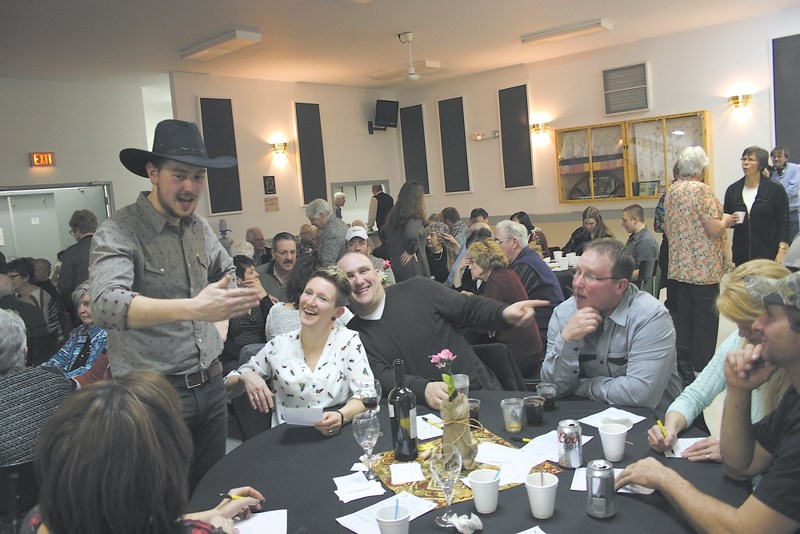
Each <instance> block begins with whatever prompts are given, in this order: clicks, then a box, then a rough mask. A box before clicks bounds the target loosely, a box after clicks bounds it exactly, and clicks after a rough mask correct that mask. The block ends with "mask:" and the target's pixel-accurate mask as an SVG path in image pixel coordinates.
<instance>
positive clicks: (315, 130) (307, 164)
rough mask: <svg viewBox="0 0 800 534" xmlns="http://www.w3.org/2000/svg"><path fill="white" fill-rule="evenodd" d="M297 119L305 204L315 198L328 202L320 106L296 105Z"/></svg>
mask: <svg viewBox="0 0 800 534" xmlns="http://www.w3.org/2000/svg"><path fill="white" fill-rule="evenodd" d="M294 109H295V115H296V119H297V150H298V152H299V154H300V173H301V181H302V184H303V203H304V204H308V203H309V202H311V201H312V200H314V199H315V198H324V199H326V200H327V198H328V193H327V189H328V188H327V186H326V179H325V153H324V151H323V147H322V123H321V122H320V118H319V104H303V103H300V102H296V103H295V105H294Z"/></svg>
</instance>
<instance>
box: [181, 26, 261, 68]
mask: <svg viewBox="0 0 800 534" xmlns="http://www.w3.org/2000/svg"><path fill="white" fill-rule="evenodd" d="M259 41H261V32H259V31H250V30H233V31H230V32H228V33H226V34H224V35H220V36H219V37H215V38H213V39H209V40H208V41H205V42H203V43H200V44H199V45H197V46H193V47H191V48H187V49H186V50H181V59H191V60H193V61H211V60H212V59H216V58H218V57H219V56H222V55H225V54H229V53H231V52H234V51H236V50H239V49H240V48H244V47H245V46H250V45H252V44H255V43H258V42H259Z"/></svg>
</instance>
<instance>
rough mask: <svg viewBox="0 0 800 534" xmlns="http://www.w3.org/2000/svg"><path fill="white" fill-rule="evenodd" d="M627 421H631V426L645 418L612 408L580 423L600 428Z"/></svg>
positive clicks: (588, 417) (587, 417)
mask: <svg viewBox="0 0 800 534" xmlns="http://www.w3.org/2000/svg"><path fill="white" fill-rule="evenodd" d="M625 419H628V420H630V422H631V424H634V425H635V424H636V423H638V422H639V421H643V420H644V419H645V417H643V416H641V415H636V414H635V413H631V412H628V411H626V410H620V409H619V408H614V407H613V406H611V407H610V408H607V409H605V410H603V411H602V412H598V413H596V414H594V415H587V416H586V417H584V418H583V419H578V421H579V422H581V423H585V424H587V425H591V426H593V427H596V428H600V425H603V424H605V423H619V422H621V421H623V420H625Z"/></svg>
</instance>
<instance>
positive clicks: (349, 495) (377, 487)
mask: <svg viewBox="0 0 800 534" xmlns="http://www.w3.org/2000/svg"><path fill="white" fill-rule="evenodd" d="M334 493H335V494H336V496H337V497H339V500H340V501H342V502H344V503H348V502H350V501H356V500H358V499H363V498H364V497H374V496H375V495H383V494H384V493H386V490H385V489H384V488H383V485H382V484H381V483H380V482H378V481H377V480H373V481H370V482H369V485H368V486H366V487H364V488H363V489H360V490H355V491H341V490H335V491H334Z"/></svg>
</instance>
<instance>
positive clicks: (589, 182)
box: [556, 111, 711, 203]
mask: <svg viewBox="0 0 800 534" xmlns="http://www.w3.org/2000/svg"><path fill="white" fill-rule="evenodd" d="M707 128H708V112H706V111H696V112H691V113H682V114H678V115H665V116H661V117H650V118H647V119H641V120H635V121H627V122H620V123H610V124H598V125H593V126H584V127H579V128H565V129H561V130H556V162H557V166H558V168H557V176H558V194H559V202H561V203H569V202H586V201H595V200H620V199H646V198H658V197H659V196H660V195H661V194H663V193H664V192H665V191H666V190H667V188H668V187H669V183H670V182H671V180H672V167H673V165H674V164H675V161H676V160H677V159H678V156H679V155H680V153H681V151H682V150H683V149H684V148H686V147H688V146H702V147H703V148H704V149H705V151H706V153H708V154H709V158H710V157H711V154H710V150H709V148H710V142H709V139H708V130H707ZM708 177H709V172H708V170H706V183H708V182H709V180H708Z"/></svg>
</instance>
